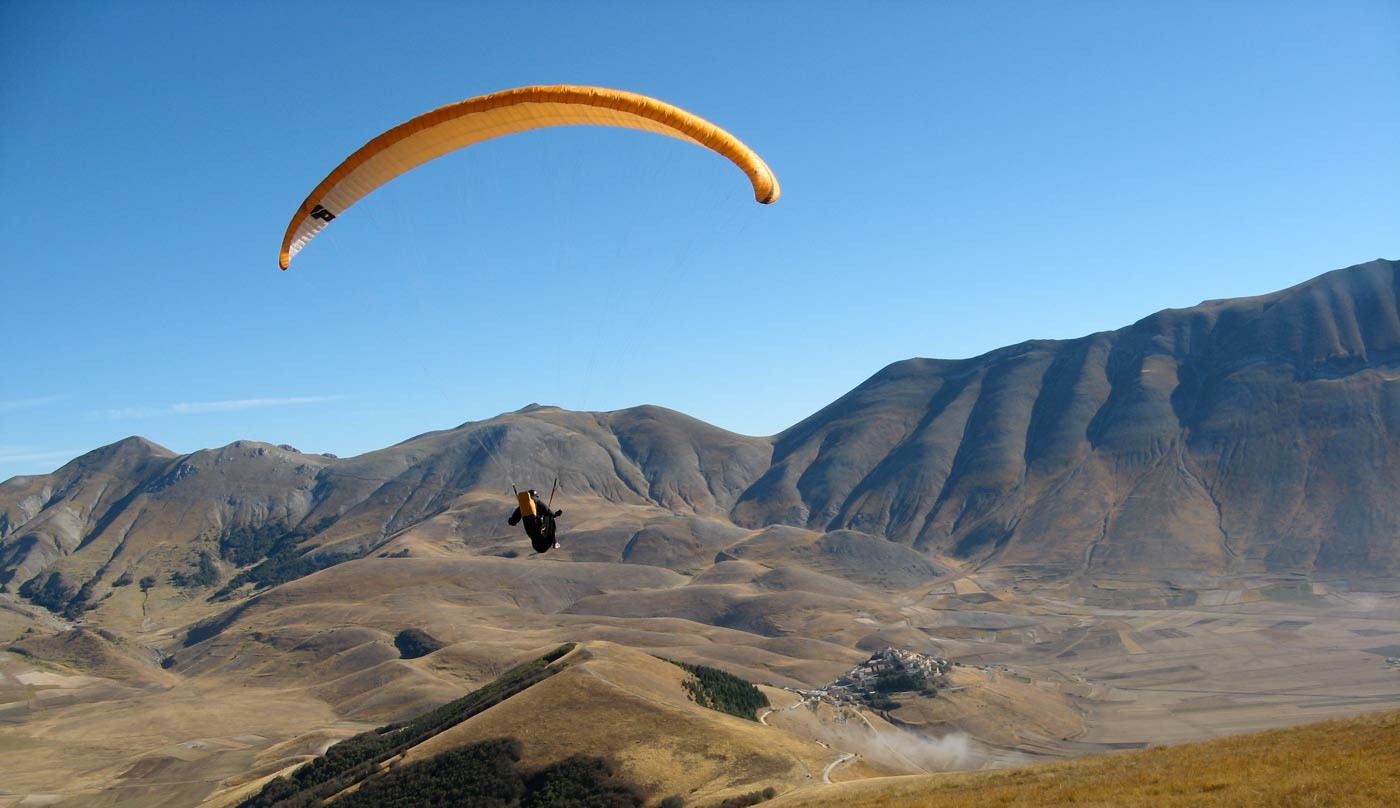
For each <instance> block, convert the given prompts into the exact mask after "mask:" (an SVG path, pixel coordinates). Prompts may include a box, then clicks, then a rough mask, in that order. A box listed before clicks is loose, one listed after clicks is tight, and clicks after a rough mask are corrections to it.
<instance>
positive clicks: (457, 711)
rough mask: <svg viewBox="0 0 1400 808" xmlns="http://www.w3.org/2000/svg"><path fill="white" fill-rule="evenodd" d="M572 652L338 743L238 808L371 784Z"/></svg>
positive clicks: (298, 801) (294, 803) (291, 802)
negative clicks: (389, 763)
mask: <svg viewBox="0 0 1400 808" xmlns="http://www.w3.org/2000/svg"><path fill="white" fill-rule="evenodd" d="M573 648H574V646H573V644H568V645H562V646H560V647H558V648H556V649H554V650H553V651H551V652H550V653H548V654H546V655H544V656H542V657H540V658H539V659H535V660H532V661H530V662H525V663H523V664H520V665H517V666H516V667H514V668H511V669H510V670H509V671H506V672H505V673H504V674H503V675H501V677H500V678H498V679H496V681H494V682H492V683H491V684H488V685H485V686H483V687H481V688H478V689H477V690H474V691H472V692H471V693H468V694H467V695H465V696H463V697H462V698H460V699H457V700H455V701H450V702H448V703H447V704H444V705H442V706H441V707H438V708H436V709H434V710H430V711H428V712H426V713H424V714H422V715H420V716H418V717H416V718H412V719H410V720H408V721H405V722H402V723H398V724H389V725H388V726H383V727H380V728H378V729H375V730H371V731H369V732H362V733H360V734H359V735H356V736H355V737H353V738H348V739H346V740H344V741H341V742H340V743H338V744H336V745H334V746H332V747H331V748H329V749H327V750H326V753H325V754H324V755H321V756H320V757H318V758H316V759H315V760H313V761H311V762H310V763H308V764H306V765H304V766H302V767H301V768H299V769H297V770H296V771H294V772H292V774H291V775H290V776H288V777H279V778H277V779H276V780H273V781H271V782H270V783H268V784H267V785H266V786H264V787H263V790H262V791H261V792H259V793H258V794H257V795H256V796H254V797H250V798H249V799H247V800H245V801H244V802H242V803H241V804H240V806H239V808H273V806H278V808H297V807H299V806H315V805H320V804H321V802H322V800H324V799H326V798H328V797H330V796H332V795H334V794H338V793H340V792H341V791H344V790H345V789H346V788H349V787H350V786H352V785H354V784H356V783H361V782H364V781H369V782H373V779H372V778H374V777H375V775H376V773H377V771H378V766H379V764H380V763H382V762H383V761H385V760H388V759H389V758H392V757H394V756H396V755H398V754H401V753H402V752H403V751H405V750H406V749H408V748H410V747H413V746H416V745H418V744H420V743H422V742H423V741H425V740H427V739H428V738H431V737H433V736H434V735H437V734H438V733H440V732H442V731H443V730H446V729H448V728H450V727H453V726H456V725H457V724H459V723H461V722H463V721H465V720H467V719H468V718H471V717H472V716H474V715H476V714H477V713H480V712H484V711H485V710H488V709H490V708H491V707H494V706H495V705H497V704H500V703H501V702H503V701H505V700H506V699H508V698H510V697H511V696H514V695H515V694H517V693H519V692H521V691H523V690H525V689H526V688H529V687H531V686H533V685H535V684H538V683H539V682H542V681H544V680H545V679H548V678H549V677H550V676H553V675H554V674H555V673H557V672H558V671H559V670H560V669H559V668H555V667H551V666H550V663H552V662H554V661H555V660H558V659H559V658H560V657H562V656H564V655H565V654H567V653H568V652H569V651H571V650H573ZM366 785H368V784H367V783H366ZM362 788H363V787H362ZM447 804H455V803H447ZM471 804H478V803H471ZM479 804H481V805H488V804H492V803H489V802H482V803H479ZM501 804H502V805H505V804H508V803H501Z"/></svg>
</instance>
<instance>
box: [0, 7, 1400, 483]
mask: <svg viewBox="0 0 1400 808" xmlns="http://www.w3.org/2000/svg"><path fill="white" fill-rule="evenodd" d="M540 83H574V84H598V85H604V86H612V87H618V88H623V89H628V90H633V91H637V92H641V93H645V94H648V95H652V96H655V97H658V98H661V99H663V100H666V101H669V102H671V103H674V104H677V105H679V106H682V107H685V108H687V109H689V110H691V111H693V112H695V113H697V114H699V115H702V116H704V117H706V118H708V119H710V120H712V121H714V122H715V123H717V124H718V125H720V126H722V127H724V128H726V129H728V130H730V131H731V132H733V133H734V134H736V135H738V136H739V137H740V138H742V139H744V140H745V141H746V142H748V143H749V144H750V145H751V146H752V147H753V148H754V149H756V150H757V151H758V152H759V153H760V154H762V155H763V156H764V157H765V158H766V159H767V160H768V162H769V164H770V165H771V166H772V167H773V169H774V171H775V172H776V173H777V175H778V177H779V178H780V180H781V181H782V184H783V189H784V195H783V198H782V200H781V201H779V202H778V203H777V204H775V205H772V206H770V207H765V206H760V205H757V204H755V203H754V202H753V201H752V197H751V195H750V190H749V187H748V184H747V182H746V181H745V178H744V177H743V175H742V174H740V173H739V172H738V171H737V170H735V169H734V168H733V167H732V166H731V165H729V164H728V163H726V162H725V161H724V160H722V159H720V158H718V157H716V156H714V155H712V154H710V153H708V152H705V151H704V150H702V149H698V148H695V147H693V146H690V145H688V144H684V143H680V142H677V141H673V140H669V139H666V138H660V137H656V136H650V135H646V134H644V133H637V132H630V131H620V130H597V129H558V130H548V131H542V132H534V133H528V134H525V135H521V136H517V137H514V138H509V139H503V140H500V141H494V142H491V143H488V144H483V145H481V146H478V147H475V148H473V149H469V150H465V151H463V152H460V153H458V154H454V155H451V156H449V157H447V158H444V159H443V160H440V161H437V162H436V163H432V164H429V165H427V166H425V167H423V168H420V169H419V170H418V171H416V172H414V173H411V174H409V175H406V176H404V177H402V178H400V179H399V180H396V181H395V182H393V183H391V184H390V185H388V186H386V187H384V188H383V189H381V190H380V191H379V192H377V193H376V194H375V195H373V196H371V197H369V198H368V199H366V200H365V201H364V202H362V203H360V204H359V205H358V206H356V207H355V208H353V209H351V210H350V211H349V212H347V213H345V214H344V215H343V216H342V217H341V218H339V219H338V220H337V221H336V222H335V223H334V224H333V225H332V226H331V227H330V228H329V229H327V230H326V232H325V233H324V234H323V235H322V236H321V237H320V238H318V239H316V240H315V241H313V242H312V243H311V244H310V246H308V247H307V249H306V250H305V251H304V252H303V253H302V254H301V255H300V256H299V257H298V258H297V260H296V261H295V262H294V264H293V266H292V268H291V270H290V271H288V272H286V273H281V272H279V271H278V270H277V263H276V254H277V250H278V247H279V244H280V241H281V237H282V233H283V230H284V228H285V227H286V224H287V220H288V219H289V218H290V216H291V214H292V213H293V211H294V210H295V208H296V206H297V205H298V204H299V203H300V202H301V200H302V199H303V198H304V197H305V196H306V194H307V193H308V192H309V191H310V190H311V188H312V187H313V186H314V185H315V184H316V183H317V182H318V181H319V180H320V179H321V178H322V177H323V176H324V175H325V174H326V173H327V172H328V171H329V170H330V169H331V168H333V167H334V166H335V165H336V164H337V163H339V162H340V160H342V159H343V158H344V157H345V156H347V155H348V154H349V153H350V152H352V151H354V150H355V149H356V148H358V147H359V146H360V145H361V144H363V143H364V142H365V141H367V140H369V139H370V138H371V137H373V136H374V135H376V134H378V133H379V132H381V131H383V130H384V129H387V128H389V127H391V126H393V125H395V124H398V123H400V122H402V121H404V120H406V119H408V118H410V117H412V116H414V115H416V114H418V113H420V112H423V111H426V110H428V109H430V108H433V107H436V106H439V105H442V104H446V103H450V102H453V101H458V100H461V99H464V98H468V97H470V96H474V95H479V94H482V93H486V92H492V91H495V90H501V89H507V88H511V87H517V86H522V85H528V84H540ZM1397 133H1400V5H1397V4H1396V3H1395V2H1393V1H1392V0H1377V1H1376V2H1329V3H1319V2H1306V3H1292V2H1277V0H1270V1H1269V2H1219V3H1217V2H1185V3H1178V2H1153V3H1146V2H1142V3H1133V2H1128V3H1124V2H1057V3H1046V2H992V3H972V2H966V3H915V2H910V3H874V4H866V3H843V4H837V3H820V2H790V3H783V2H780V3H762V4H758V3H737V2H735V3H726V2H720V3H710V4H681V3H650V2H646V3H643V2H637V3H562V2H560V3H541V4H527V3H510V4H506V3H500V4H494V5H488V4H485V3H476V4H467V3H448V2H441V3H421V2H420V3H415V2H398V3H393V4H388V3H363V2H336V3H274V2H249V3H215V2H174V0H172V1H171V2H160V3H156V2H135V1H134V0H128V1H127V2H48V1H41V0H33V1H31V2H24V1H20V0H0V244H3V252H0V277H3V283H0V301H3V304H2V307H0V312H3V313H2V314H0V323H2V324H3V326H0V327H3V335H4V346H5V350H4V365H3V374H0V479H4V478H7V477H9V476H10V475H13V474H25V473H36V472H44V471H48V470H51V469H53V468H55V467H57V466H59V465H61V464H62V463H63V462H65V461H66V460H68V459H69V458H71V457H74V456H76V455H78V454H80V453H82V452H85V451H87V450H89V449H92V448H95V447H97V446H99V445H102V444H105V443H109V442H111V441H114V440H117V439H120V438H122V437H125V436H127V435H132V434H137V435H142V436H145V437H148V438H150V439H151V440H154V441H156V442H158V443H161V444H163V445H165V446H168V447H170V448H172V449H175V450H177V451H182V452H184V451H193V450H195V449H199V448H202V447H208V446H220V445H223V444H225V443H228V442H230V441H233V440H236V439H239V438H250V439H256V440H265V441H271V442H274V443H291V444H293V445H295V446H297V447H298V448H300V449H303V450H305V451H315V452H322V451H328V452H335V453H337V454H340V455H342V456H345V455H352V454H356V453H359V452H363V451H367V450H371V449H375V448H379V447H382V446H385V445H387V444H390V443H393V442H397V441H399V440H403V439H406V438H408V437H410V436H412V435H415V434H418V433H420V432H424V431H428V430H433V429H442V428H447V427H451V426H454V425H456V424H459V423H462V422H464V421H468V420H478V419H482V418H487V417H490V416H492V415H495V414H497V413H499V412H502V411H506V410H513V409H517V408H519V407H521V406H524V405H526V404H528V403H530V402H540V403H546V404H557V405H560V406H564V407H569V408H573V409H592V410H608V409H617V408H622V407H628V406H633V405H637V404H642V403H654V404H660V405H663V406H666V407H671V408H674V409H678V410H681V411H684V412H686V413H689V414H691V415H694V416H696V417H699V418H701V419H704V420H706V421H709V422H711V423H714V424H717V425H719V426H722V427H725V428H727V429H731V430H735V431H738V432H743V433H747V434H771V433H774V432H777V431H779V430H781V429H783V428H785V427H787V426H790V425H792V424H793V423H795V422H796V421H798V420H800V419H801V418H803V417H805V416H807V415H809V414H811V413H812V412H814V411H815V410H817V409H818V408H820V407H822V406H823V405H825V404H827V403H829V402H830V401H832V400H833V399H835V398H836V397H838V396H840V395H841V394H842V393H844V392H846V391H847V390H849V389H850V388H851V387H853V386H854V385H856V384H858V383H859V382H861V381H862V380H863V379H865V378H867V377H868V376H869V375H871V374H872V373H874V372H875V371H877V370H879V369H880V368H881V367H883V366H884V365H886V364H888V363H889V362H892V361H896V360H900V359H905V358H909V357H913V356H929V357H943V358H957V357H968V356H975V355H977V354H980V353H983V352H985V351H988V350H991V349H993V348H996V347H1000V346H1002V345H1007V344H1011V343H1015V342H1019V341H1021V340H1026V339H1031V338H1073V337H1077V336H1081V335H1084V334H1087V333H1091V332H1094V331H1099V330H1105V329H1112V328H1118V327H1121V326H1123V325H1126V324H1128V323H1130V322H1133V321H1135V320H1137V319H1139V318H1141V317H1143V316H1146V315H1147V314H1149V313H1151V312H1153V311H1156V310H1159V309H1162V308H1166V307H1182V306H1189V305H1193V304H1195V303H1197V302H1199V301H1201V300H1203V299H1208V298H1220V297H1234V296H1241V295H1250V294H1259V293H1264V292H1269V291H1273V290H1276V289H1280V288H1283V287H1286V286H1289V285H1292V284H1294V283H1298V282H1300V281H1303V280H1306V279H1307V278H1310V277H1313V276H1315V275H1318V274H1321V273H1322V272H1325V271H1328V270H1331V269H1335V268H1337V267H1341V266H1347V265H1350V264H1353V263H1358V262H1362V261H1366V260H1370V259H1373V258H1377V257H1386V258H1397V257H1400V193H1397V189H1400V134H1397ZM537 294H538V295H544V296H548V298H549V300H550V301H551V304H550V305H548V306H542V305H538V304H537V303H536V302H534V301H536V300H537V299H538V298H536V297H534V296H535V295H537ZM527 302H528V303H529V305H526V303H527Z"/></svg>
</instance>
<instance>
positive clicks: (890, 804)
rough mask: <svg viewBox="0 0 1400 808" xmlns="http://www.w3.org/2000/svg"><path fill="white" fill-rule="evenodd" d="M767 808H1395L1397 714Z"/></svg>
mask: <svg viewBox="0 0 1400 808" xmlns="http://www.w3.org/2000/svg"><path fill="white" fill-rule="evenodd" d="M770 804H771V805H773V806H774V808H799V807H804V808H805V807H807V806H810V807H811V808H817V807H818V806H843V808H877V807H878V808H906V807H908V808H913V806H925V805H936V806H938V807H939V808H961V807H962V806H967V807H968V808H973V807H974V806H975V808H988V806H1006V805H1013V806H1015V805H1025V806H1031V805H1034V806H1052V805H1075V806H1134V805H1152V806H1187V805H1190V806H1212V805H1219V806H1224V805H1232V806H1233V805H1249V806H1321V805H1336V806H1348V808H1351V806H1371V805H1375V806H1392V805H1400V712H1393V713H1383V714H1379V715H1373V716H1363V717H1361V718H1354V719H1347V720H1342V721H1327V722H1324V723H1320V724H1311V725H1308V726H1304V727H1297V728H1294V729H1284V730H1271V731H1268V732H1259V733H1251V734H1248V735H1237V736H1234V737H1229V738H1219V739H1216V740H1212V741H1205V742H1202V743H1194V744H1186V745H1182V746H1170V747H1158V748H1154V749H1148V750H1144V751H1140V752H1129V753H1124V754H1116V755H1107V756H1103V757H1095V758H1084V759H1080V760H1074V761H1067V762H1062V763H1053V764H1048V765H1044V766H1031V767H1026V768H1021V769H1004V770H999V771H991V772H973V773H964V774H947V775H932V776H923V775H920V776H915V777H893V778H884V779H879V780H865V781H861V782H853V783H843V784H840V785H837V786H832V787H829V788H817V789H805V790H802V791H799V792H797V793H794V794H790V795H787V796H786V797H781V798H779V799H778V800H777V801H775V802H773V803H770Z"/></svg>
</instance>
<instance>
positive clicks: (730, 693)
mask: <svg viewBox="0 0 1400 808" xmlns="http://www.w3.org/2000/svg"><path fill="white" fill-rule="evenodd" d="M666 661H667V662H670V663H671V664H673V665H676V666H678V667H681V668H683V669H685V670H686V671H687V672H689V673H690V675H691V678H689V679H687V680H685V689H686V692H687V693H689V694H690V697H691V698H692V699H694V700H695V703H696V704H699V705H700V706H701V707H709V708H710V709H711V710H719V711H720V712H722V713H729V714H730V715H735V716H738V717H740V718H747V719H748V720H750V721H757V720H758V715H757V713H758V710H759V709H761V708H763V707H767V706H768V697H767V696H765V695H763V692H762V691H760V690H759V689H758V688H757V687H754V685H753V683H752V682H749V681H746V680H744V679H740V678H739V677H737V676H735V675H734V674H732V673H727V672H725V671H722V670H720V669H719V668H711V667H708V666H706V665H691V664H688V663H685V662H676V661H675V660H673V659H668V660H666Z"/></svg>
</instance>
